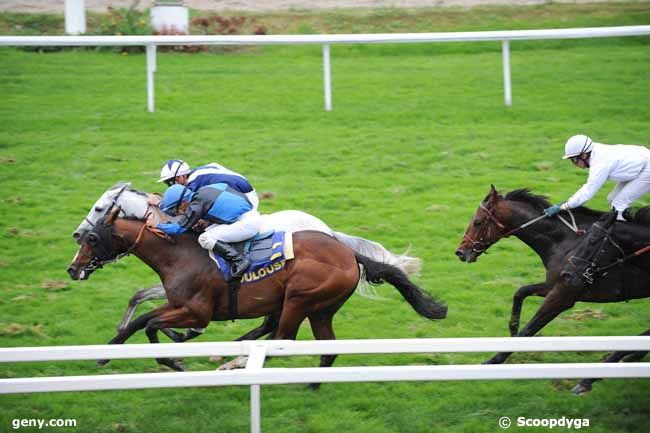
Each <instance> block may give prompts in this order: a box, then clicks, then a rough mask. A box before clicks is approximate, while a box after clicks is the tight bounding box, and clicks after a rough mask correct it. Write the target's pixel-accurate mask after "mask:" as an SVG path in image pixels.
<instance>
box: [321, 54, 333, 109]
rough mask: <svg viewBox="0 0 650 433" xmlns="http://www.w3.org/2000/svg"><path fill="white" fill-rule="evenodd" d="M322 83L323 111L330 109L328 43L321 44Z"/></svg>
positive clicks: (330, 78)
mask: <svg viewBox="0 0 650 433" xmlns="http://www.w3.org/2000/svg"><path fill="white" fill-rule="evenodd" d="M323 83H324V86H325V111H332V71H331V68H330V46H329V44H323Z"/></svg>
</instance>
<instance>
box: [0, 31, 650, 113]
mask: <svg viewBox="0 0 650 433" xmlns="http://www.w3.org/2000/svg"><path fill="white" fill-rule="evenodd" d="M647 35H650V26H621V27H593V28H579V29H549V30H508V31H487V32H455V33H389V34H358V35H264V36H0V46H3V45H4V46H133V45H136V46H145V47H146V48H147V56H146V57H147V107H148V110H149V111H150V112H153V111H154V96H153V95H154V86H153V78H154V72H155V71H156V47H157V46H158V45H308V44H319V45H322V46H323V87H324V94H325V109H326V110H327V111H331V110H332V93H331V92H332V90H331V70H330V45H332V44H401V43H432V42H486V41H499V42H501V44H502V59H503V76H504V77H503V78H504V79H503V82H504V101H505V104H506V105H507V106H510V105H512V89H511V79H510V45H509V41H520V40H542V39H580V38H605V37H625V36H647Z"/></svg>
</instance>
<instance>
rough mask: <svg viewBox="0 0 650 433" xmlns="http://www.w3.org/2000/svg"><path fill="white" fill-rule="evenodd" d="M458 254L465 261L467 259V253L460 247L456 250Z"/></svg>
mask: <svg viewBox="0 0 650 433" xmlns="http://www.w3.org/2000/svg"><path fill="white" fill-rule="evenodd" d="M456 256H458V258H459V259H460V260H462V261H463V262H464V261H465V260H466V259H465V253H464V252H463V250H461V249H460V248H459V249H457V250H456Z"/></svg>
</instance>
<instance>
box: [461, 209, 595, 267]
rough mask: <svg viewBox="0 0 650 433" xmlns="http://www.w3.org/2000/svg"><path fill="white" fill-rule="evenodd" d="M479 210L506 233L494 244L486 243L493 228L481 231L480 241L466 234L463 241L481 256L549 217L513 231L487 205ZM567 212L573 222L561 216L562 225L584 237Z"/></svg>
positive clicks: (525, 224) (571, 214) (526, 223)
mask: <svg viewBox="0 0 650 433" xmlns="http://www.w3.org/2000/svg"><path fill="white" fill-rule="evenodd" d="M479 208H480V209H483V211H484V212H485V213H486V214H487V217H488V219H489V220H490V221H492V222H493V223H494V225H496V226H497V227H498V228H499V229H501V230H503V231H504V233H503V234H502V235H501V236H499V237H496V238H495V239H494V241H492V242H486V241H485V237H486V236H487V235H488V234H489V230H490V229H491V226H484V227H487V229H481V231H479V234H480V235H481V237H480V238H479V239H478V240H475V239H472V237H471V236H470V235H468V234H467V233H465V235H464V236H463V239H464V240H466V241H468V242H470V243H471V244H472V251H473V252H475V253H477V254H481V253H484V252H486V251H487V249H488V248H490V247H491V246H492V245H494V244H495V243H497V242H498V241H499V239H502V238H507V237H509V236H512V235H513V234H515V233H517V232H518V231H520V230H523V229H525V228H526V227H528V226H531V225H533V224H535V223H536V222H537V221H540V220H542V219H544V218H546V217H547V215H546V214H545V213H543V214H541V215H540V216H537V217H535V218H533V219H531V220H529V221H527V222H525V223H523V224H521V225H519V226H517V227H515V228H513V229H510V230H508V228H507V227H506V225H505V224H504V223H502V222H501V221H500V220H499V218H498V217H497V216H496V215H495V214H494V212H493V211H492V210H491V209H490V208H488V207H487V206H486V205H485V204H483V202H481V203H479ZM567 212H568V213H569V216H570V217H571V222H568V221H567V220H565V219H564V218H563V217H562V216H560V215H557V217H558V219H559V220H560V221H562V223H564V225H566V226H567V227H569V229H571V230H572V231H573V232H574V233H575V234H577V235H578V236H582V235H583V234H584V233H585V231H584V230H581V229H579V228H578V226H577V224H576V220H575V218H574V216H573V213H572V212H571V211H570V210H568V209H567ZM486 254H487V253H486Z"/></svg>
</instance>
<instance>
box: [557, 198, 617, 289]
mask: <svg viewBox="0 0 650 433" xmlns="http://www.w3.org/2000/svg"><path fill="white" fill-rule="evenodd" d="M615 221H616V212H615V211H614V212H610V213H607V214H605V215H603V217H602V218H601V219H600V220H599V221H597V222H595V223H594V224H593V225H592V226H591V228H590V229H589V231H588V232H587V234H586V236H584V237H583V238H582V240H581V241H580V242H578V244H577V246H576V247H575V248H574V249H573V250H572V251H571V252H570V255H569V259H568V261H567V264H566V265H565V266H564V268H562V271H561V272H560V276H562V278H564V280H565V281H566V282H568V283H569V284H570V285H571V286H574V287H581V286H584V285H585V284H587V285H592V284H593V283H594V278H596V276H598V275H599V274H600V270H601V268H602V267H603V266H606V265H608V264H610V263H613V262H614V261H615V260H616V259H617V258H618V257H619V256H621V255H625V253H624V252H623V249H622V248H621V247H620V246H619V244H618V243H617V241H615V240H614V237H613V231H614V227H615V226H614V222H615Z"/></svg>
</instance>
